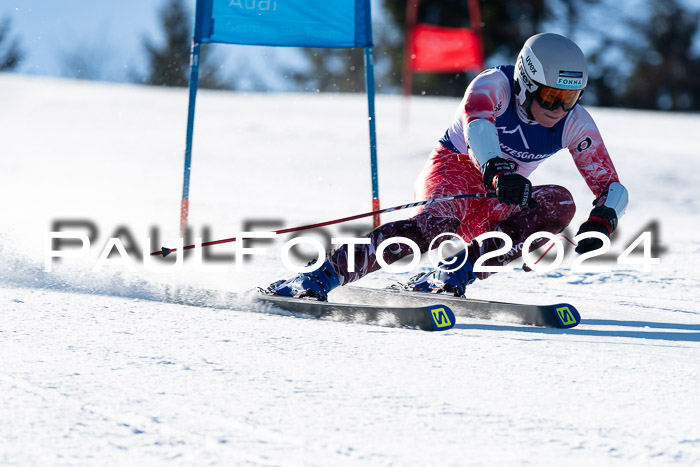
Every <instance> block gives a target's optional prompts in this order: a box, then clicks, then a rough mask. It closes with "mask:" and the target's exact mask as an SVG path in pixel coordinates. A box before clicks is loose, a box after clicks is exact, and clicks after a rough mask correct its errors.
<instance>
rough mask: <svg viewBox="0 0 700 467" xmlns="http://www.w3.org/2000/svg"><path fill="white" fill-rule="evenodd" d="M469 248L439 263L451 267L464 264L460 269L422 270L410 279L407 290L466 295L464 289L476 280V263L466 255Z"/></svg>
mask: <svg viewBox="0 0 700 467" xmlns="http://www.w3.org/2000/svg"><path fill="white" fill-rule="evenodd" d="M466 254H467V250H462V251H460V252H459V253H457V254H456V255H454V256H453V257H451V258H448V259H447V260H445V261H444V262H440V263H438V267H440V268H445V269H450V268H451V267H452V266H454V265H459V264H462V262H464V264H462V266H460V267H459V269H457V270H455V271H451V272H445V271H441V270H440V269H435V270H433V271H430V272H422V273H420V274H418V275H416V276H413V277H412V278H411V279H409V281H408V284H406V285H405V286H404V289H405V290H412V291H416V292H430V293H450V292H451V293H452V294H453V295H454V296H455V297H464V290H465V289H466V288H467V286H468V285H469V284H471V283H472V282H474V281H475V280H476V276H475V275H474V265H473V264H472V262H471V260H470V259H469V258H468V257H467V258H466V259H465V257H466Z"/></svg>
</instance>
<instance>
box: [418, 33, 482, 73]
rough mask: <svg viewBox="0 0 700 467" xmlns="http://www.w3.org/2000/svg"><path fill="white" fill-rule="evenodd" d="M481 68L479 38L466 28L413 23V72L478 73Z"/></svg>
mask: <svg viewBox="0 0 700 467" xmlns="http://www.w3.org/2000/svg"><path fill="white" fill-rule="evenodd" d="M483 68H484V58H483V56H482V55H481V44H480V43H479V35H478V34H477V33H476V32H475V31H474V30H473V29H469V28H448V27H444V26H435V25H432V24H423V23H420V24H416V26H415V27H414V28H413V35H412V36H411V69H412V70H413V71H416V72H423V73H425V72H437V73H447V72H460V71H477V72H480V71H482V70H483Z"/></svg>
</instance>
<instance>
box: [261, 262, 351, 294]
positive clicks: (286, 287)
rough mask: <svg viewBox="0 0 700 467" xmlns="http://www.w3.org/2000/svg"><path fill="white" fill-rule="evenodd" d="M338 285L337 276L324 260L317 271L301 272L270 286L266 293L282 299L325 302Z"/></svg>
mask: <svg viewBox="0 0 700 467" xmlns="http://www.w3.org/2000/svg"><path fill="white" fill-rule="evenodd" d="M339 285H340V279H338V274H336V272H335V270H334V269H333V266H331V264H330V263H329V262H328V260H326V262H325V263H323V265H321V267H320V268H319V269H317V270H315V271H313V272H303V273H300V274H299V275H297V276H296V277H292V278H291V279H289V280H286V281H285V280H281V281H277V282H274V283H272V284H270V286H269V287H268V288H267V291H266V292H267V293H270V294H273V295H280V296H282V297H297V298H304V297H308V298H315V299H317V300H320V301H324V302H325V301H327V300H328V292H330V291H331V290H333V289H335V288H336V287H338V286H339Z"/></svg>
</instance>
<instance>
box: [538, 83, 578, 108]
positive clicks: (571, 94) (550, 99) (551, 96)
mask: <svg viewBox="0 0 700 467" xmlns="http://www.w3.org/2000/svg"><path fill="white" fill-rule="evenodd" d="M579 97H581V89H576V90H571V89H555V88H550V87H547V86H542V87H541V88H540V90H539V92H538V93H537V102H539V104H540V105H541V106H542V107H543V108H545V109H547V110H554V109H556V108H557V107H559V106H560V105H561V106H563V107H564V110H566V111H569V110H571V109H573V108H574V106H575V105H576V103H577V102H578V100H579Z"/></svg>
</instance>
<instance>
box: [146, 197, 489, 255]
mask: <svg viewBox="0 0 700 467" xmlns="http://www.w3.org/2000/svg"><path fill="white" fill-rule="evenodd" d="M495 197H496V193H495V192H491V193H467V194H463V195H454V196H443V197H442V198H433V199H426V200H424V201H416V202H415V203H409V204H402V205H400V206H394V207H393V208H385V209H379V210H377V211H371V212H365V213H363V214H356V215H354V216H349V217H343V218H342V219H335V220H332V221H326V222H319V223H318V224H309V225H302V226H301V227H290V228H288V229H281V230H275V231H274V233H275V234H277V235H279V234H285V233H290V232H298V231H300V230H309V229H315V228H316V227H323V226H326V225H333V224H340V223H342V222H348V221H353V220H355V219H361V218H363V217H369V216H374V215H375V214H383V213H385V212H392V211H400V210H402V209H408V208H414V207H416V206H426V205H428V204H433V203H442V202H445V201H453V200H456V199H465V198H495ZM236 240H238V238H237V237H232V238H224V239H222V240H212V241H211V242H205V243H202V245H201V246H202V247H205V246H211V245H218V244H220V243H230V242H235V241H236ZM240 240H249V239H247V238H241V239H240ZM194 247H195V245H187V246H185V247H183V248H182V249H183V250H191V249H192V248H194ZM173 251H177V248H166V247H163V248H161V249H160V250H159V251H154V252H153V253H151V256H158V255H163V256H168V255H169V254H170V253H172V252H173Z"/></svg>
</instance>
